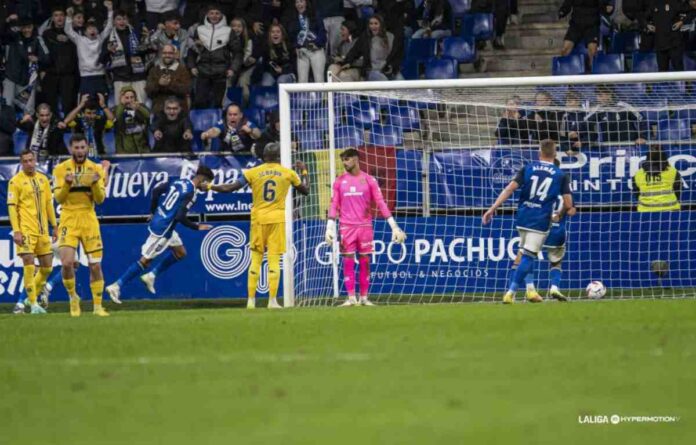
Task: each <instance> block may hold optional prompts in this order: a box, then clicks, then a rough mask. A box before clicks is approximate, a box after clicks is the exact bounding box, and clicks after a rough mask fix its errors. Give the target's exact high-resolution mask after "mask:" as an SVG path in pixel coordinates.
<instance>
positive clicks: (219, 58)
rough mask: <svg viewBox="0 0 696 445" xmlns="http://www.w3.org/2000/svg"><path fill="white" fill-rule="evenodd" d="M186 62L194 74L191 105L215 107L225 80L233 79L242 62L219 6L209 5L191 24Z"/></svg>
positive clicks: (238, 42)
mask: <svg viewBox="0 0 696 445" xmlns="http://www.w3.org/2000/svg"><path fill="white" fill-rule="evenodd" d="M192 39H193V41H194V43H195V45H194V46H193V47H191V48H190V49H189V54H188V66H189V68H190V69H191V74H193V77H195V78H196V79H195V86H194V87H195V94H194V100H193V107H194V108H219V107H221V106H222V99H223V97H224V95H225V90H226V89H227V82H228V80H229V81H230V82H231V83H234V81H235V79H236V77H237V76H238V75H239V69H240V68H241V66H242V47H241V43H240V41H239V39H238V38H237V36H236V35H235V34H234V33H232V29H231V28H230V27H229V26H227V19H226V18H225V16H224V15H223V14H222V12H221V11H220V9H219V8H217V7H215V6H211V7H210V8H209V9H208V12H207V14H206V16H205V19H204V21H203V24H201V25H200V26H198V27H196V28H195V32H194V33H193V36H192Z"/></svg>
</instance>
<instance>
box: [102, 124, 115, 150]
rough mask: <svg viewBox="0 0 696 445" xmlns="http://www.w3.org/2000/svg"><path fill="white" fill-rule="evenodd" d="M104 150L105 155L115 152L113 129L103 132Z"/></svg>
mask: <svg viewBox="0 0 696 445" xmlns="http://www.w3.org/2000/svg"><path fill="white" fill-rule="evenodd" d="M104 151H105V152H106V154H107V155H113V154H115V153H116V131H115V130H114V129H111V130H109V131H105V132H104Z"/></svg>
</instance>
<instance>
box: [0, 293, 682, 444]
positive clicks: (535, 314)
mask: <svg viewBox="0 0 696 445" xmlns="http://www.w3.org/2000/svg"><path fill="white" fill-rule="evenodd" d="M85 303H88V302H85ZM85 303H83V310H85V309H87V307H88V306H89V307H90V308H91V305H89V304H85ZM124 306H125V307H124V309H127V308H128V307H127V305H126V304H124ZM0 339H1V340H0V431H1V433H0V437H1V439H0V443H7V444H61V445H62V444H73V445H77V444H89V445H94V444H133V445H137V444H168V445H173V444H231V443H234V444H262V443H273V444H315V443H317V444H318V443H327V444H334V443H341V444H343V443H345V444H359V443H370V444H382V443H389V444H392V443H393V444H411V443H413V444H439V443H448V444H449V443H452V444H460V443H477V444H478V443H501V444H502V443H505V444H517V443H524V444H537V443H555V444H588V443H591V444H593V445H596V444H605V443H606V444H617V443H631V444H657V443H659V444H668V443H669V444H688V443H696V373H695V372H694V370H696V301H693V300H652V301H637V300H636V301H600V302H573V303H569V304H558V303H548V304H540V305H532V304H516V305H514V306H511V307H507V306H502V305H499V304H442V305H406V306H390V307H386V306H382V307H374V308H365V307H358V308H345V309H338V308H302V309H291V310H283V311H275V312H274V311H268V310H265V309H258V310H256V311H246V310H242V309H233V308H224V309H197V310H144V311H127V310H121V311H116V310H114V311H113V312H112V316H111V317H110V318H107V319H101V318H97V317H93V316H92V315H91V314H90V313H89V312H85V313H83V316H82V317H81V318H80V319H70V318H69V317H68V315H67V314H66V313H53V314H49V315H47V316H43V317H36V316H29V315H25V316H13V315H11V314H8V315H0ZM612 415H619V416H621V417H623V418H624V419H622V421H621V422H620V423H618V424H616V425H614V424H611V423H586V422H587V421H588V420H587V419H592V420H595V421H597V422H602V421H603V420H604V417H603V416H607V418H610V416H612ZM631 416H674V417H677V418H678V419H672V421H663V422H653V421H652V420H655V418H652V417H651V419H652V420H650V421H647V422H641V423H638V421H631V420H630V419H629V418H630V417H631ZM644 420H645V419H644ZM658 420H659V419H658ZM663 420H664V419H663Z"/></svg>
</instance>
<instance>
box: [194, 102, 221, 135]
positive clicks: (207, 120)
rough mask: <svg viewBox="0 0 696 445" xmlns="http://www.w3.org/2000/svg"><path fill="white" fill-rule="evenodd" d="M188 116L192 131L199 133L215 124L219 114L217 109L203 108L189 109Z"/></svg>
mask: <svg viewBox="0 0 696 445" xmlns="http://www.w3.org/2000/svg"><path fill="white" fill-rule="evenodd" d="M189 118H191V124H192V125H193V131H194V132H198V133H201V132H203V131H206V130H207V129H209V128H211V127H213V126H215V124H217V123H218V121H219V120H220V118H221V115H220V110H219V109H217V108H210V109H205V110H191V112H190V113H189Z"/></svg>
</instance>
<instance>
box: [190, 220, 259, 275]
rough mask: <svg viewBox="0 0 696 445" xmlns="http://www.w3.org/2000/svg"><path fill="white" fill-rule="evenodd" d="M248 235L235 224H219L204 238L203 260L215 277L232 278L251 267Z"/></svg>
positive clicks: (202, 246)
mask: <svg viewBox="0 0 696 445" xmlns="http://www.w3.org/2000/svg"><path fill="white" fill-rule="evenodd" d="M246 244H247V237H246V233H244V232H243V231H242V230H241V229H238V228H237V227H233V226H218V227H215V228H214V229H212V230H211V231H210V232H208V234H207V235H206V236H205V238H203V242H202V243H201V261H202V262H203V266H204V267H205V268H206V270H207V271H208V272H209V273H210V274H211V275H213V276H214V277H217V278H220V279H222V280H230V279H232V278H235V277H238V276H240V275H241V274H243V273H244V272H246V270H247V269H248V268H249V264H250V263H251V253H250V252H249V249H248V247H247V245H246Z"/></svg>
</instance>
